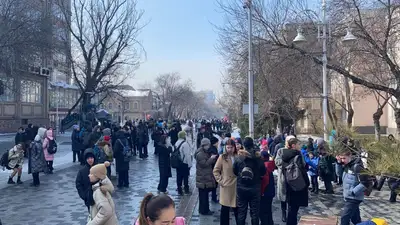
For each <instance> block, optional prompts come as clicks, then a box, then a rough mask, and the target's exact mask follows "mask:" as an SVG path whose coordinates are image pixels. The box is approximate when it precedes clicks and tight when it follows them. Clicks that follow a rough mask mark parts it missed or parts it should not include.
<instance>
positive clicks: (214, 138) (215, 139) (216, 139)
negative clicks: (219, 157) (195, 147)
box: [210, 136, 219, 145]
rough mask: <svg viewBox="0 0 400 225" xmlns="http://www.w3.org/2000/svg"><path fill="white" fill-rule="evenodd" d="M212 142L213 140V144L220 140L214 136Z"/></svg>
mask: <svg viewBox="0 0 400 225" xmlns="http://www.w3.org/2000/svg"><path fill="white" fill-rule="evenodd" d="M210 142H211V145H214V144H215V143H218V142H219V140H218V138H216V137H214V136H212V137H211V139H210Z"/></svg>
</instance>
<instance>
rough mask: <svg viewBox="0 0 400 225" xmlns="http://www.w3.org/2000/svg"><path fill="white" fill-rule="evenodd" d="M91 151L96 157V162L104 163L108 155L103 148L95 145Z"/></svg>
mask: <svg viewBox="0 0 400 225" xmlns="http://www.w3.org/2000/svg"><path fill="white" fill-rule="evenodd" d="M93 153H94V155H95V157H96V162H97V163H104V162H105V161H107V160H108V156H107V154H106V153H105V151H104V150H103V149H101V148H100V147H99V146H98V145H95V146H94V148H93Z"/></svg>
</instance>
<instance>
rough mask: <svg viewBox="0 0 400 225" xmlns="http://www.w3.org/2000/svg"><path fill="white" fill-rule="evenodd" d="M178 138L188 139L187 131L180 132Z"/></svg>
mask: <svg viewBox="0 0 400 225" xmlns="http://www.w3.org/2000/svg"><path fill="white" fill-rule="evenodd" d="M178 138H180V139H184V138H186V132H185V131H179V133H178Z"/></svg>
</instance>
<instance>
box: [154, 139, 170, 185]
mask: <svg viewBox="0 0 400 225" xmlns="http://www.w3.org/2000/svg"><path fill="white" fill-rule="evenodd" d="M156 152H157V153H158V169H159V171H160V177H172V172H171V158H170V157H171V153H172V147H168V148H167V147H166V146H165V145H160V144H159V145H157V147H156Z"/></svg>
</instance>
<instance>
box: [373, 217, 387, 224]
mask: <svg viewBox="0 0 400 225" xmlns="http://www.w3.org/2000/svg"><path fill="white" fill-rule="evenodd" d="M371 221H372V222H374V223H375V224H376V225H389V224H388V223H387V222H386V220H384V219H381V218H374V219H372V220H371Z"/></svg>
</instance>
